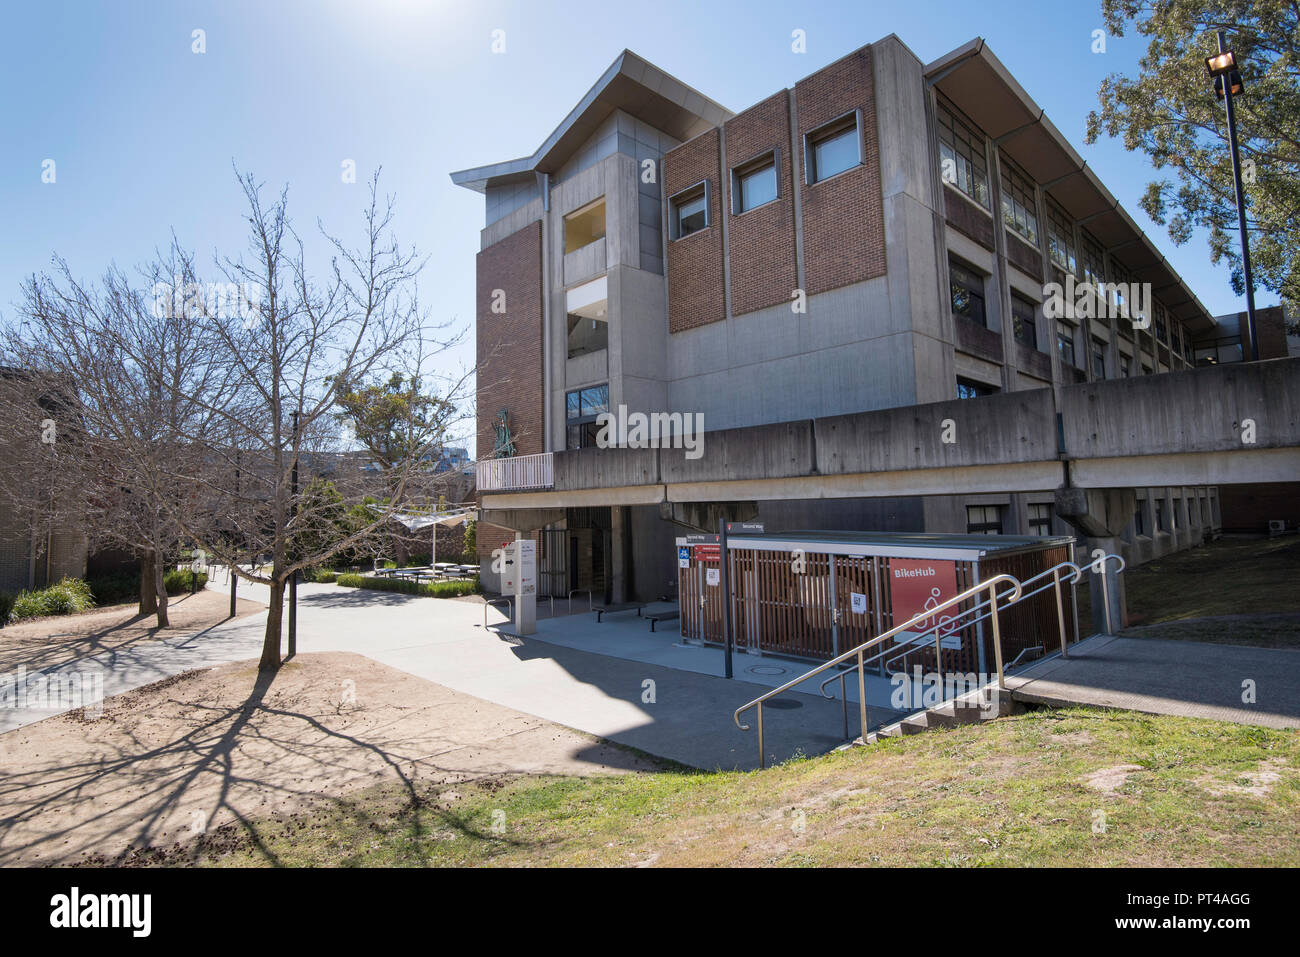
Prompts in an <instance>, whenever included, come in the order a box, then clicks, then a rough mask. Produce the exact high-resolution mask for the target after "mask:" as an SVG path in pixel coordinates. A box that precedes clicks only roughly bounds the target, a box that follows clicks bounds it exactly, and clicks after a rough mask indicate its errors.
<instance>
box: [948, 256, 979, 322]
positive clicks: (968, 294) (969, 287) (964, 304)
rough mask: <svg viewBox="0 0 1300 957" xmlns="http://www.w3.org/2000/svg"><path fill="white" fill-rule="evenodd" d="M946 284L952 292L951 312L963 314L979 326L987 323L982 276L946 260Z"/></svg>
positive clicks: (952, 260) (961, 264)
mask: <svg viewBox="0 0 1300 957" xmlns="http://www.w3.org/2000/svg"><path fill="white" fill-rule="evenodd" d="M948 285H949V289H950V291H951V294H952V313H953V315H954V316H964V317H966V318H967V319H969V320H971V322H977V323H979V324H980V325H981V326H987V325H988V319H987V318H986V316H985V315H984V277H983V276H981V275H979V274H978V273H976V272H975V270H973V269H971V268H970V267H968V266H966V265H964V264H963V263H959V262H957V260H955V259H950V260H949V261H948Z"/></svg>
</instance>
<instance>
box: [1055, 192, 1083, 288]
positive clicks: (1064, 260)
mask: <svg viewBox="0 0 1300 957" xmlns="http://www.w3.org/2000/svg"><path fill="white" fill-rule="evenodd" d="M1047 255H1048V256H1049V257H1050V258H1051V260H1052V262H1054V263H1056V265H1058V266H1060V267H1061V268H1062V269H1063V270H1065V271H1066V272H1068V273H1076V274H1077V273H1078V271H1079V262H1078V258H1077V257H1076V256H1075V253H1074V229H1073V227H1072V226H1071V225H1070V217H1069V216H1068V215H1066V213H1065V210H1063V209H1061V207H1060V206H1057V205H1056V204H1055V203H1053V202H1052V201H1051V200H1048V202H1047Z"/></svg>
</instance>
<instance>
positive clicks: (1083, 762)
mask: <svg viewBox="0 0 1300 957" xmlns="http://www.w3.org/2000/svg"><path fill="white" fill-rule="evenodd" d="M1297 834H1300V734H1297V733H1295V732H1286V731H1275V730H1269V729H1264V728H1256V727H1247V726H1241V725H1232V724H1222V723H1218V722H1211V721H1204V720H1199V719H1188V718H1170V717H1159V716H1149V715H1138V714H1131V713H1126V712H1105V711H1087V710H1068V711H1052V710H1043V711H1037V712H1031V713H1029V714H1025V715H1021V716H1018V717H1013V718H1007V719H1003V720H999V721H995V722H991V723H989V724H987V725H984V726H979V727H975V726H968V727H962V728H955V729H951V730H940V731H932V732H929V733H926V734H922V735H917V736H913V737H909V738H902V739H896V740H890V741H887V742H885V743H882V744H880V745H877V746H874V747H871V748H865V749H864V748H859V749H853V750H851V751H847V752H842V753H837V754H832V755H828V756H825V757H820V758H815V759H806V760H796V761H792V762H789V763H787V764H785V765H782V766H779V767H776V768H771V769H768V770H766V771H756V772H749V773H732V772H728V773H704V772H695V771H689V770H683V769H680V768H669V769H666V770H663V771H659V772H654V773H633V774H625V775H609V776H600V777H592V778H562V777H552V778H538V777H528V776H521V777H514V778H503V777H493V778H490V779H485V780H480V781H477V782H468V783H460V784H457V785H455V786H451V787H421V786H412V787H398V786H393V785H386V786H380V787H374V788H371V789H367V790H363V791H358V792H355V793H353V794H351V795H349V796H348V797H347V798H346V799H342V800H337V801H336V802H335V803H333V804H331V805H327V806H326V805H322V806H321V807H319V808H317V809H316V810H314V811H312V812H309V813H304V814H299V815H294V816H291V817H287V818H282V819H270V820H262V821H253V822H249V823H248V824H246V825H231V826H228V827H225V828H222V829H221V830H219V831H216V832H213V833H209V834H207V835H204V836H202V837H200V838H198V839H196V841H195V842H192V843H190V844H188V845H185V846H182V847H179V848H172V849H168V850H164V851H161V852H147V853H140V854H135V855H133V856H132V857H131V858H130V859H129V860H128V861H127V862H128V863H135V864H171V865H175V864H183V863H187V862H191V861H196V860H197V862H199V863H203V864H210V865H217V866H233V865H266V864H280V865H289V866H349V865H372V866H424V865H524V866H536V865H614V866H627V865H660V866H664V865H738V866H770V865H782V866H823V865H922V866H953V865H957V866H986V865H1035V866H1053V865H1064V866H1076V865H1077V866H1089V867H1109V866H1121V865H1137V866H1150V867H1163V866H1186V865H1241V866H1264V865H1272V866H1292V867H1294V866H1297V865H1300V841H1297V839H1296V836H1297Z"/></svg>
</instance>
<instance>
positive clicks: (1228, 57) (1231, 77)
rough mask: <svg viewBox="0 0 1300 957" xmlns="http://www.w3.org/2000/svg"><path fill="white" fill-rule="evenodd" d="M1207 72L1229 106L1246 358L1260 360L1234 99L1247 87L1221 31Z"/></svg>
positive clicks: (1208, 62)
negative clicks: (1247, 348)
mask: <svg viewBox="0 0 1300 957" xmlns="http://www.w3.org/2000/svg"><path fill="white" fill-rule="evenodd" d="M1205 68H1206V70H1208V71H1209V73H1210V76H1211V77H1212V78H1213V79H1214V95H1215V96H1217V97H1218V98H1219V99H1221V100H1223V101H1225V102H1226V103H1227V105H1228V144H1229V145H1230V146H1231V148H1232V149H1231V153H1232V182H1233V186H1234V187H1235V189H1236V191H1237V227H1238V228H1239V229H1240V230H1241V269H1242V274H1243V277H1244V278H1245V280H1246V334H1247V336H1248V337H1249V338H1250V353H1249V354H1248V355H1246V356H1245V357H1244V358H1246V359H1250V360H1252V361H1255V360H1258V359H1259V343H1258V342H1257V341H1256V339H1255V281H1254V280H1253V279H1252V278H1251V275H1250V239H1249V237H1248V236H1247V234H1246V194H1245V192H1244V190H1243V189H1242V187H1241V159H1240V157H1239V156H1238V154H1237V114H1236V112H1235V111H1234V110H1233V107H1232V98H1233V97H1234V96H1236V95H1238V94H1240V93H1241V92H1242V91H1243V90H1245V88H1246V85H1245V83H1244V82H1243V81H1242V79H1241V73H1239V72H1238V71H1237V57H1236V55H1235V54H1234V53H1233V52H1232V51H1231V50H1229V49H1228V45H1227V42H1226V40H1225V38H1224V33H1223V31H1222V30H1220V31H1219V52H1218V53H1216V54H1215V55H1214V56H1212V57H1206V58H1205Z"/></svg>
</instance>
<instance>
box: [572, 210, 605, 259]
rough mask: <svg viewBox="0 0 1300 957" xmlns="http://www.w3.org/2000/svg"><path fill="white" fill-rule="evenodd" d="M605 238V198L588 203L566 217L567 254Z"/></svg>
mask: <svg viewBox="0 0 1300 957" xmlns="http://www.w3.org/2000/svg"><path fill="white" fill-rule="evenodd" d="M604 238H605V198H604V197H603V196H602V197H601V198H600V199H598V200H596V201H595V202H594V203H588V204H587V205H586V206H584V207H582V208H581V209H578V210H575V211H574V212H572V213H569V215H567V216H565V217H564V252H565V253H566V254H568V253H571V252H573V251H574V250H575V249H581V248H582V247H583V246H589V245H591V244H592V243H594V242H596V240H598V239H604Z"/></svg>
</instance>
